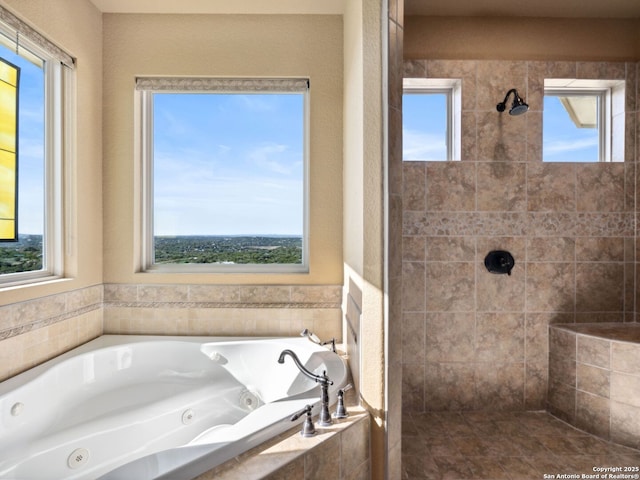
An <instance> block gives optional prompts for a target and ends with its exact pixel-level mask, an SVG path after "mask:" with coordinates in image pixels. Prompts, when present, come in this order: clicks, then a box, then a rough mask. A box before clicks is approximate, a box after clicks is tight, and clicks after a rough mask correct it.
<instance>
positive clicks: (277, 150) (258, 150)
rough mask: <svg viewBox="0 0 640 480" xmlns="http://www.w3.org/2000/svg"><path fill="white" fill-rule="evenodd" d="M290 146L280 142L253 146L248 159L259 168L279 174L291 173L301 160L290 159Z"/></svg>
mask: <svg viewBox="0 0 640 480" xmlns="http://www.w3.org/2000/svg"><path fill="white" fill-rule="evenodd" d="M290 153H293V152H291V151H290V148H289V147H288V146H287V145H282V144H276V143H271V144H265V145H260V146H258V147H255V148H253V149H252V150H251V151H250V152H249V154H248V157H249V159H250V160H251V161H252V162H253V163H255V164H256V165H257V166H259V167H260V168H263V169H265V170H267V171H269V172H273V173H278V174H281V175H291V174H292V173H294V172H295V171H296V170H297V168H299V167H300V165H301V163H302V161H301V160H298V161H294V162H292V161H291V158H290Z"/></svg>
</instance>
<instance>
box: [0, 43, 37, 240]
mask: <svg viewBox="0 0 640 480" xmlns="http://www.w3.org/2000/svg"><path fill="white" fill-rule="evenodd" d="M0 57H2V58H4V59H5V60H7V61H9V62H10V63H13V64H14V65H16V66H18V67H20V69H21V70H20V83H19V92H20V93H19V99H18V102H19V112H20V113H19V118H18V155H19V160H18V162H19V164H18V165H19V166H18V169H19V170H18V233H19V234H32V235H42V233H43V230H44V180H43V179H44V73H43V70H42V68H40V67H37V66H36V65H34V64H32V63H30V62H28V61H27V60H25V59H23V58H22V57H20V56H19V55H16V53H15V51H11V50H9V49H7V48H5V47H4V46H2V45H0Z"/></svg>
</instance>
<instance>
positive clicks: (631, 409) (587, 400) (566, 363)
mask: <svg viewBox="0 0 640 480" xmlns="http://www.w3.org/2000/svg"><path fill="white" fill-rule="evenodd" d="M548 410H549V411H550V412H551V413H552V414H554V415H555V416H557V417H558V418H561V419H562V420H565V421H567V422H569V423H570V424H572V425H575V426H576V427H578V428H580V429H582V430H585V431H587V432H590V433H593V434H594V435H597V436H599V437H602V438H604V439H607V440H611V441H613V442H616V443H620V444H622V445H627V446H630V447H634V448H638V447H639V446H640V324H636V323H629V324H584V325H552V326H550V328H549V395H548Z"/></svg>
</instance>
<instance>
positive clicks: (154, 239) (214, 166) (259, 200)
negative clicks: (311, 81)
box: [137, 78, 308, 272]
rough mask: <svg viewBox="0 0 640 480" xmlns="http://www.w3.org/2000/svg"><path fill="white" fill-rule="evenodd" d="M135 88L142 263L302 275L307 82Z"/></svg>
mask: <svg viewBox="0 0 640 480" xmlns="http://www.w3.org/2000/svg"><path fill="white" fill-rule="evenodd" d="M137 84H138V86H137V89H138V93H139V95H140V99H141V114H142V115H141V120H142V121H141V126H142V128H141V134H142V137H143V140H142V142H141V144H142V145H143V153H142V157H143V172H144V173H143V175H142V178H143V185H142V190H141V191H142V194H143V201H142V205H143V215H142V218H143V219H144V221H143V223H144V225H143V228H142V232H143V233H142V242H141V243H142V251H141V256H142V262H141V264H142V269H143V270H145V271H177V272H197V271H211V272H303V271H307V269H308V266H307V257H308V255H307V243H308V238H307V237H308V235H307V227H306V225H307V215H306V211H307V180H306V177H307V161H308V160H307V156H308V155H307V151H308V145H307V143H308V140H307V137H308V135H307V123H308V122H307V116H308V112H307V110H308V107H307V105H308V99H307V96H308V81H307V80H306V79H215V78H205V79H162V78H159V79H158V78H156V79H149V78H141V79H138V82H137Z"/></svg>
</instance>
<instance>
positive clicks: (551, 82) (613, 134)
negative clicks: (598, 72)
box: [542, 79, 625, 163]
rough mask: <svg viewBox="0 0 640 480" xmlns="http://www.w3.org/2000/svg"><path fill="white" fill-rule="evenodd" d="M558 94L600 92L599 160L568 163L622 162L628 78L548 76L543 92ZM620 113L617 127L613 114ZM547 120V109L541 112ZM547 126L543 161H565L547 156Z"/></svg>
mask: <svg viewBox="0 0 640 480" xmlns="http://www.w3.org/2000/svg"><path fill="white" fill-rule="evenodd" d="M547 96H555V97H578V96H597V99H598V100H597V106H598V114H597V121H598V160H597V161H596V162H593V161H586V160H585V161H572V160H568V161H567V162H566V163H601V162H622V161H624V154H622V155H619V154H618V153H616V152H620V151H622V152H624V137H625V133H624V124H625V122H624V105H625V82H624V80H595V79H545V80H544V92H543V105H544V98H546V97H547ZM617 115H620V118H621V122H620V124H619V125H618V127H617V128H616V129H614V117H615V116H617ZM542 120H543V122H544V112H543V115H542ZM544 144H545V140H544V128H543V139H542V145H543V149H542V161H543V162H547V163H565V162H563V161H560V160H545V159H544Z"/></svg>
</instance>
